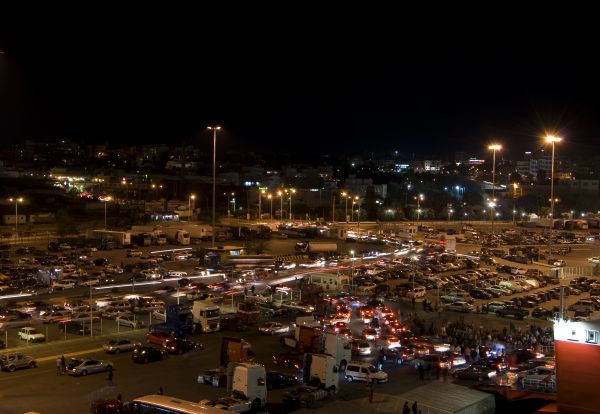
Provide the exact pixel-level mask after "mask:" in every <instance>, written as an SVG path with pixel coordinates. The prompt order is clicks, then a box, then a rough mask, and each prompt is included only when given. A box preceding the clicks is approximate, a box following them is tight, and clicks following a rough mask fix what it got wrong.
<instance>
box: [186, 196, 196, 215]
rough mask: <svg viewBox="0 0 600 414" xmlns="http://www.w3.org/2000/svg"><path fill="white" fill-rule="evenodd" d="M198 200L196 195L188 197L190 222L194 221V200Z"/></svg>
mask: <svg viewBox="0 0 600 414" xmlns="http://www.w3.org/2000/svg"><path fill="white" fill-rule="evenodd" d="M195 199H196V195H195V194H191V195H190V196H189V197H188V221H192V200H195Z"/></svg>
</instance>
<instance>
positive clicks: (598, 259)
mask: <svg viewBox="0 0 600 414" xmlns="http://www.w3.org/2000/svg"><path fill="white" fill-rule="evenodd" d="M588 262H590V263H595V264H600V257H598V256H594V257H589V258H588Z"/></svg>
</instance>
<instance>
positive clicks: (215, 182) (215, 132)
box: [207, 125, 221, 247]
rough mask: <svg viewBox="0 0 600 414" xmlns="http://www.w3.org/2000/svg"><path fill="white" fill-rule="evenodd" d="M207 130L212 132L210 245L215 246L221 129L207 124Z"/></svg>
mask: <svg viewBox="0 0 600 414" xmlns="http://www.w3.org/2000/svg"><path fill="white" fill-rule="evenodd" d="M207 129H208V130H210V131H212V132H213V171H212V173H213V176H212V179H213V186H212V187H213V188H212V247H215V194H216V193H215V191H216V188H217V178H216V177H217V131H220V130H221V127H220V126H217V125H215V126H209V127H207Z"/></svg>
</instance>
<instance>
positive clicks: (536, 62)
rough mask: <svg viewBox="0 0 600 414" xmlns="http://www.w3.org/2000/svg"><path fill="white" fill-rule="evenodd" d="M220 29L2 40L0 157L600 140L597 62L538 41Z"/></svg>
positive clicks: (348, 30)
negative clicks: (68, 149) (76, 149)
mask: <svg viewBox="0 0 600 414" xmlns="http://www.w3.org/2000/svg"><path fill="white" fill-rule="evenodd" d="M217 23H218V24H212V25H208V26H207V25H205V24H203V25H198V26H195V25H190V24H189V22H178V21H176V20H170V21H169V22H163V24H161V25H153V24H148V23H146V24H143V25H138V24H136V23H135V22H121V23H119V24H114V25H111V24H109V25H105V24H103V25H100V24H98V23H91V22H88V21H79V22H78V23H77V24H62V25H60V28H51V26H43V27H36V28H35V29H34V30H32V27H27V26H19V25H13V27H6V28H4V30H2V31H1V32H0V40H1V43H0V48H1V49H2V50H3V51H4V54H3V55H0V119H1V121H2V122H0V136H1V137H2V141H3V142H16V141H18V140H23V139H28V138H34V139H35V138H54V137H62V136H65V137H69V138H72V139H74V140H76V141H79V142H84V143H92V142H104V141H107V142H109V143H112V144H117V145H120V144H127V143H131V144H141V143H167V144H170V145H174V144H176V143H179V142H181V141H185V142H188V143H194V144H196V145H200V146H205V145H206V146H207V148H209V147H210V145H209V143H210V136H209V135H208V134H207V133H206V131H205V127H206V126H207V125H209V124H212V123H218V124H220V125H222V126H223V128H224V133H223V136H222V140H223V144H222V145H224V146H226V147H228V148H231V149H243V150H252V149H257V150H263V151H271V152H298V153H314V152H315V151H318V152H322V153H324V152H329V153H332V152H346V153H351V152H356V153H359V152H362V153H370V152H376V153H377V152H382V151H390V150H398V151H399V152H400V153H401V154H411V153H416V154H423V155H441V156H443V155H450V156H451V155H452V154H453V152H454V151H455V150H461V149H466V150H472V151H480V150H481V149H482V148H484V147H485V146H487V144H488V143H489V142H491V141H493V140H494V138H497V140H499V141H501V142H503V143H504V145H505V147H507V148H510V150H509V151H512V155H515V156H517V155H518V153H519V152H520V151H524V150H536V149H539V148H540V147H541V141H540V139H539V137H540V136H541V135H543V133H544V130H548V131H555V130H558V131H559V133H560V134H561V135H562V136H564V137H565V139H566V141H568V142H569V148H570V151H574V152H587V151H590V150H591V149H592V148H595V143H596V142H598V137H600V99H599V92H600V88H599V84H598V76H597V72H596V73H594V67H592V66H590V65H589V63H590V60H589V58H588V57H586V56H587V55H586V54H584V53H583V49H580V48H574V47H572V46H571V45H569V44H567V43H561V44H556V43H552V44H550V45H549V44H548V39H546V38H544V37H543V36H542V35H539V34H538V35H535V36H531V37H523V38H516V37H513V38H512V39H510V40H507V39H503V38H498V37H496V38H495V39H493V40H490V41H488V40H483V39H481V38H479V37H478V35H477V34H476V33H473V34H472V35H469V34H467V35H465V36H461V37H451V38H450V37H448V36H444V35H443V34H436V35H434V36H430V37H424V36H422V34H421V33H419V32H412V33H410V32H400V31H397V30H395V29H394V28H391V30H379V31H371V30H369V28H368V27H355V26H348V25H347V26H346V27H329V26H327V25H319V24H318V23H315V27H312V26H311V25H310V24H309V25H306V24H304V25H302V26H299V25H297V24H291V23H290V25H288V24H287V23H288V22H286V21H280V22H278V23H277V24H271V23H270V21H269V20H268V19H265V20H263V21H261V22H256V23H255V24H254V25H246V26H238V25H236V24H232V23H231V24H226V23H224V22H223V21H219V22H217ZM375 26H376V25H374V26H373V27H375ZM550 50H552V54H548V51H550ZM580 51H581V53H580Z"/></svg>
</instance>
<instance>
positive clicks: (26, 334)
mask: <svg viewBox="0 0 600 414" xmlns="http://www.w3.org/2000/svg"><path fill="white" fill-rule="evenodd" d="M17 335H18V336H19V339H22V340H23V341H27V342H44V341H45V340H46V335H44V334H43V333H41V332H38V330H37V329H35V328H32V327H31V326H26V327H24V328H21V329H20V330H19V332H18V333H17Z"/></svg>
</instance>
